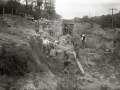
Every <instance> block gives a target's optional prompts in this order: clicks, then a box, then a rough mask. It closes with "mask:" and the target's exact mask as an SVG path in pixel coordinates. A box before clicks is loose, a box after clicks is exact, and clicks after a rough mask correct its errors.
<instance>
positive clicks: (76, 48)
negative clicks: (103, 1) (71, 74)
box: [74, 43, 80, 58]
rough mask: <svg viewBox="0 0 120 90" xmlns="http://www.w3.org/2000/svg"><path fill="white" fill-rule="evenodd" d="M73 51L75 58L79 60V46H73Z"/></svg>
mask: <svg viewBox="0 0 120 90" xmlns="http://www.w3.org/2000/svg"><path fill="white" fill-rule="evenodd" d="M74 50H75V53H76V58H79V50H80V44H78V43H76V44H75V45H74Z"/></svg>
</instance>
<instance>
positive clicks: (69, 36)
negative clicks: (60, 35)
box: [66, 34, 71, 44]
mask: <svg viewBox="0 0 120 90" xmlns="http://www.w3.org/2000/svg"><path fill="white" fill-rule="evenodd" d="M66 41H67V44H70V43H71V35H69V34H67V37H66Z"/></svg>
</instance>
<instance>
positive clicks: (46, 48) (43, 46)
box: [42, 37, 49, 53]
mask: <svg viewBox="0 0 120 90" xmlns="http://www.w3.org/2000/svg"><path fill="white" fill-rule="evenodd" d="M48 48H49V41H48V40H47V37H44V38H43V44H42V52H45V53H48Z"/></svg>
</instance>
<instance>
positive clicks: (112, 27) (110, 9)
mask: <svg viewBox="0 0 120 90" xmlns="http://www.w3.org/2000/svg"><path fill="white" fill-rule="evenodd" d="M109 10H111V11H112V30H113V13H114V10H117V9H114V8H112V9H109Z"/></svg>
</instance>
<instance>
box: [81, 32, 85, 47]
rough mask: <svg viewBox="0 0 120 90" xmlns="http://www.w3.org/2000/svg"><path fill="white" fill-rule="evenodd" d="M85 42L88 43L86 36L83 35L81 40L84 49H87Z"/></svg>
mask: <svg viewBox="0 0 120 90" xmlns="http://www.w3.org/2000/svg"><path fill="white" fill-rule="evenodd" d="M85 41H86V38H85V35H84V34H82V38H81V43H82V48H85Z"/></svg>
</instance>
